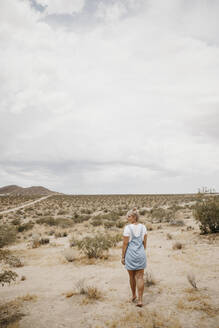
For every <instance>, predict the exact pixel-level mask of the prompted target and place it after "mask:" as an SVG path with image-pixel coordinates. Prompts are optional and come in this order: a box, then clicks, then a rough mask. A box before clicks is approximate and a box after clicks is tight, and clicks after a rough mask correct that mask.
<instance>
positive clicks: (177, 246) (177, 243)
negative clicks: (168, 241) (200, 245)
mask: <svg viewBox="0 0 219 328" xmlns="http://www.w3.org/2000/svg"><path fill="white" fill-rule="evenodd" d="M182 247H183V245H182V243H180V242H179V241H176V242H175V243H174V244H173V247H172V248H173V249H174V250H176V249H182Z"/></svg>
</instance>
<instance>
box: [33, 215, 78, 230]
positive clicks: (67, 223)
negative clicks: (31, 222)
mask: <svg viewBox="0 0 219 328" xmlns="http://www.w3.org/2000/svg"><path fill="white" fill-rule="evenodd" d="M36 223H38V224H46V225H48V226H60V227H62V228H68V227H72V226H73V225H74V222H73V221H72V220H71V219H66V218H58V219H55V218H53V217H50V216H49V217H43V218H40V219H38V220H36Z"/></svg>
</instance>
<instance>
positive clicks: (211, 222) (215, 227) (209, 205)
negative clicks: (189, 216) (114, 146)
mask: <svg viewBox="0 0 219 328" xmlns="http://www.w3.org/2000/svg"><path fill="white" fill-rule="evenodd" d="M193 213H194V217H195V219H196V220H197V221H199V222H200V229H201V232H202V233H204V234H206V233H212V232H219V200H218V199H216V198H213V199H209V200H204V201H203V202H201V203H200V204H197V205H196V207H195V209H194V212H193Z"/></svg>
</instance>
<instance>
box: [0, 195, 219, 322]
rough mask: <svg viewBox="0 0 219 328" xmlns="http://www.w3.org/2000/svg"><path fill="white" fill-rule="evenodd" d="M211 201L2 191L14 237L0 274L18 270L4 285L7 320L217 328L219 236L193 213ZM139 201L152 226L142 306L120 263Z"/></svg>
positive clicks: (0, 204) (1, 204)
mask: <svg viewBox="0 0 219 328" xmlns="http://www.w3.org/2000/svg"><path fill="white" fill-rule="evenodd" d="M204 197H211V196H210V195H198V194H189V195H90V196H88V195H87V196H67V195H51V196H50V197H47V198H43V199H40V197H35V196H32V198H31V197H29V198H28V199H25V201H24V199H23V198H22V199H19V196H13V197H10V196H5V197H0V212H1V213H0V222H1V227H3V226H7V227H8V229H9V230H8V239H10V236H12V237H11V239H12V240H11V241H10V240H8V243H7V245H5V246H3V247H1V248H0V259H1V262H0V266H1V273H0V274H2V273H3V272H6V271H7V272H14V273H16V274H17V276H16V277H15V278H14V279H15V280H14V281H11V283H10V284H9V283H8V284H7V283H5V284H4V285H2V286H0V326H1V327H10V328H16V327H17V328H18V327H19V328H30V327H31V328H41V327H42V328H44V327H53V328H61V327H75V328H77V327H78V328H89V327H90V328H91V327H92V328H107V327H109V328H116V327H121V328H122V327H128V328H147V327H148V328H155V327H156V328H158V327H170V328H179V327H182V328H196V327H197V328H219V234H218V233H214V234H207V235H202V234H200V228H199V223H198V222H197V221H196V220H195V218H194V215H193V210H194V206H195V204H196V203H197V202H200V201H202V199H203V198H204ZM36 199H40V201H38V202H34V201H35V200H36ZM27 202H28V203H27ZM32 202H34V203H32ZM22 204H25V205H26V206H25V207H22ZM18 206H19V208H18V209H15V208H16V207H18ZM133 207H137V208H138V210H139V212H140V222H141V223H143V224H145V225H146V227H147V231H148V238H147V248H146V256H147V268H146V270H145V277H144V279H145V289H144V306H143V308H137V307H136V304H135V303H132V302H131V291H130V287H129V280H128V274H127V271H126V270H125V268H124V266H123V265H122V264H121V262H120V261H121V246H122V233H123V229H124V225H125V224H127V221H126V219H125V214H126V212H127V211H128V210H130V209H131V208H133ZM10 209H14V211H11V212H7V213H6V212H4V211H6V210H10ZM10 229H11V230H10ZM13 232H16V237H13ZM93 238H96V239H95V240H96V241H98V242H99V243H100V245H101V247H102V248H101V249H103V248H104V249H105V250H104V251H103V252H101V249H99V248H98V247H99V244H97V242H96V244H95V243H94V242H93ZM92 243H93V244H92Z"/></svg>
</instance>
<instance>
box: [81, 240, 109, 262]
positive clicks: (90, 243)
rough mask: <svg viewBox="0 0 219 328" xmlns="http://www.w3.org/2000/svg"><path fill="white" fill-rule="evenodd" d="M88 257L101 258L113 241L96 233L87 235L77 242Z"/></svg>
mask: <svg viewBox="0 0 219 328" xmlns="http://www.w3.org/2000/svg"><path fill="white" fill-rule="evenodd" d="M77 244H78V245H77V246H78V248H79V249H81V250H82V251H83V252H84V253H85V255H87V256H88V258H101V257H102V256H103V253H104V251H108V250H109V248H110V247H111V246H112V242H111V241H110V239H109V238H108V237H107V236H104V235H96V236H94V237H85V238H83V239H82V240H81V241H78V243H77Z"/></svg>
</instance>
